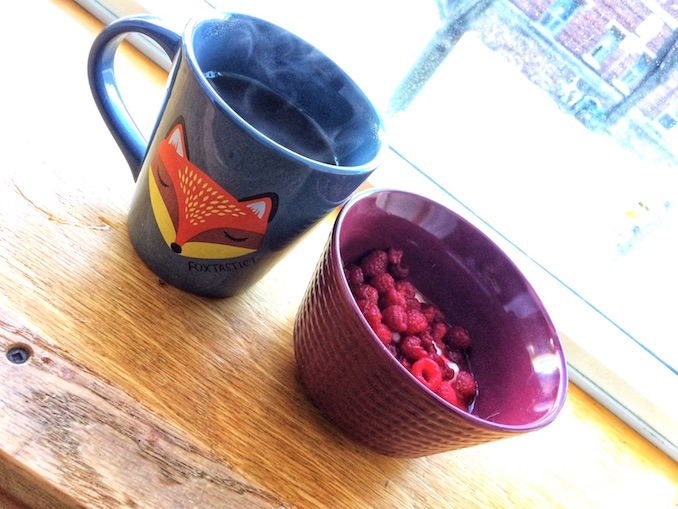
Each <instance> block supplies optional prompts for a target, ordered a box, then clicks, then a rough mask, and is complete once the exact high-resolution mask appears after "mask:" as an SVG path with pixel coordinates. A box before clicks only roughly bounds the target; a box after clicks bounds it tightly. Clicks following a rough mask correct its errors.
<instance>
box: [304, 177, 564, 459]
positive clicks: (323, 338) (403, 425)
mask: <svg viewBox="0 0 678 509" xmlns="http://www.w3.org/2000/svg"><path fill="white" fill-rule="evenodd" d="M379 193H398V197H399V198H406V199H408V200H426V199H424V198H422V197H418V196H416V195H410V194H409V193H402V192H395V191H379V190H372V191H368V192H367V193H363V194H361V195H360V196H359V197H356V198H354V199H353V200H352V201H351V202H349V204H348V205H346V206H345V208H344V209H342V212H341V213H340V216H339V218H338V220H337V223H336V224H335V229H334V230H333V232H332V234H331V236H330V239H329V241H328V243H327V245H326V248H325V250H324V252H323V254H322V257H321V259H320V260H319V263H318V265H317V267H316V270H315V273H314V276H313V278H312V280H311V282H310V284H309V287H308V289H307V292H306V294H305V296H304V298H303V301H302V303H301V306H300V308H299V311H298V314H297V317H296V321H295V326H294V348H295V357H296V361H297V366H298V370H299V374H300V377H301V380H302V382H303V384H304V386H305V388H306V390H307V392H308V395H309V397H310V398H311V400H312V401H313V402H314V404H315V405H316V406H317V407H318V409H319V410H320V412H321V413H322V414H323V415H324V416H325V417H326V418H327V419H328V420H329V421H330V422H332V423H333V424H334V425H336V426H337V427H338V428H339V429H340V430H341V431H342V432H343V433H345V434H346V435H347V436H349V437H350V438H352V439H353V440H355V441H357V442H359V443H361V444H363V445H365V446H367V447H368V448H370V449H372V450H374V451H376V452H378V453H381V454H385V455H389V456H396V457H418V456H425V455H430V454H435V453H440V452H445V451H449V450H453V449H458V448H462V447H468V446H472V445H476V444H480V443H484V442H488V441H492V440H496V439H500V438H504V437H508V436H512V435H515V434H517V433H520V432H525V431H530V430H533V429H538V428H539V427H542V426H544V425H546V424H548V422H550V421H551V420H552V419H553V418H555V415H556V414H557V413H558V411H559V410H560V407H561V406H562V404H563V402H564V398H565V392H566V374H565V365H564V359H562V352H561V351H560V345H559V343H557V345H556V347H557V348H556V349H555V357H554V358H555V359H556V360H560V361H561V362H560V363H559V365H558V366H557V367H553V366H552V367H551V368H550V369H554V370H556V371H557V372H556V373H555V374H554V375H553V376H552V377H551V378H550V379H549V380H550V382H549V383H551V384H553V383H558V387H557V388H555V389H554V390H552V391H551V389H548V390H549V391H551V392H549V395H548V396H547V398H552V399H553V401H550V400H549V401H547V402H546V403H545V402H544V401H543V397H542V400H541V401H539V402H538V405H541V406H545V407H548V408H546V409H545V410H543V409H539V410H538V412H536V413H535V411H534V410H533V409H528V410H525V411H524V412H523V411H522V410H521V411H520V412H516V414H515V415H511V413H510V412H509V411H506V415H507V417H506V419H507V422H504V423H502V422H492V421H491V420H489V419H490V418H489V417H488V419H485V418H483V417H482V416H479V415H472V414H469V413H467V412H464V411H462V410H459V409H457V408H456V407H454V406H452V405H450V404H448V403H447V402H445V401H443V400H442V399H441V398H439V397H438V396H436V395H435V394H433V393H432V392H430V391H428V390H427V389H426V388H424V387H423V386H422V385H421V384H420V383H419V382H418V381H416V380H415V379H414V377H413V376H412V375H411V374H410V373H409V372H408V371H407V370H406V369H405V368H404V367H403V366H401V365H400V363H399V362H398V361H397V360H396V359H395V358H394V357H393V356H392V355H391V354H390V353H389V352H388V350H386V348H384V346H383V345H382V344H381V342H380V341H379V339H378V338H377V337H376V335H375V334H374V333H373V332H372V330H371V329H370V327H369V325H367V322H366V321H365V320H364V318H363V317H362V315H361V314H360V312H359V311H358V308H357V306H356V305H355V302H354V300H353V297H352V296H351V294H350V290H349V288H348V284H347V282H346V279H345V276H344V274H343V264H344V260H342V254H344V255H346V253H349V255H348V256H350V257H351V258H352V259H354V258H353V257H354V256H355V254H356V253H358V252H360V253H362V254H364V252H366V250H367V249H370V248H371V247H373V246H371V247H370V246H358V247H356V246H354V245H352V244H351V239H352V238H354V237H355V236H353V237H351V236H350V235H349V236H344V237H342V228H343V227H346V228H347V229H348V228H353V229H357V230H364V229H365V228H367V229H368V230H369V228H372V229H376V230H381V232H380V233H379V234H375V235H372V234H370V232H369V231H366V232H364V234H358V236H357V237H355V238H363V239H372V238H373V237H374V240H373V242H376V243H377V245H379V243H383V242H387V240H386V239H388V237H389V235H393V234H394V233H393V232H396V231H397V233H398V234H399V235H402V233H403V231H406V230H407V228H405V230H403V228H402V227H401V225H400V223H398V224H396V225H395V227H394V225H390V226H389V219H388V218H386V217H381V216H380V219H379V218H375V217H368V218H367V220H366V219H365V218H363V217H362V212H358V211H357V210H358V209H359V208H360V207H361V206H362V204H360V203H359V202H360V200H367V201H369V200H372V202H375V199H376V201H378V196H379ZM356 203H358V205H357V207H356ZM431 205H432V207H433V208H432V209H426V210H429V212H431V211H434V212H435V214H439V209H440V208H441V207H440V206H439V205H437V204H431ZM426 206H427V207H428V204H426ZM351 207H356V210H355V211H354V212H355V214H354V215H355V216H356V217H355V218H354V220H353V221H352V222H351V221H349V220H348V219H347V217H346V216H347V211H349V209H350V208H351ZM365 207H366V208H365V210H366V211H368V210H369V207H372V205H371V204H370V205H369V206H368V205H365ZM398 208H402V206H401V205H398ZM445 210H446V209H445ZM447 213H449V214H452V212H451V211H448V212H447ZM369 215H370V212H367V216H369ZM395 215H396V216H397V215H398V214H395ZM377 219H378V220H377ZM375 220H376V223H371V222H372V221H375ZM351 224H352V225H353V226H351ZM356 225H357V226H356ZM380 226H381V228H380ZM417 228H418V226H417ZM469 231H471V232H475V230H473V229H471V230H469ZM389 232H391V233H389ZM478 234H479V233H478ZM417 235H418V234H417V233H416V232H415V231H414V230H413V231H412V232H411V235H408V238H416V236H417ZM474 235H475V233H474ZM342 241H344V245H342ZM347 243H348V245H346V244H347ZM357 243H358V244H360V243H362V241H358V242H357ZM497 249H498V248H497ZM436 263H437V262H436ZM429 272H430V271H429ZM419 279H420V280H421V281H422V283H423V284H424V283H425V286H426V285H428V286H431V285H435V284H436V283H435V280H437V279H440V278H437V277H433V278H429V279H430V280H429V281H428V282H427V281H424V279H426V278H425V277H424V276H420V277H419ZM432 281H433V282H432ZM416 284H417V280H416V279H415V285H416ZM437 303H438V304H439V302H437ZM439 305H440V304H439ZM546 325H550V322H548V320H547V323H546ZM513 328H515V327H513ZM519 332H520V334H517V333H515V334H514V333H507V336H511V335H512V334H513V337H514V338H516V337H518V336H522V335H524V332H523V331H519ZM548 333H549V334H551V335H554V334H555V331H554V330H553V331H551V330H548ZM540 337H541V336H540ZM554 338H555V340H556V342H557V338H556V337H555V336H554V337H553V338H551V342H552V341H553V340H554ZM509 341H510V339H509ZM516 344H519V343H516ZM511 348H515V345H511ZM479 349H480V351H481V352H482V351H483V348H482V347H480V348H479ZM473 361H475V363H473ZM493 362H495V361H493ZM480 364H481V359H475V360H472V365H473V367H474V372H475V367H476V366H478V368H479V371H480V372H481V373H482V371H483V370H482V369H481V367H480ZM552 364H553V363H552ZM530 365H531V364H530ZM516 366H519V367H520V366H525V363H524V362H522V361H518V362H517V363H516ZM519 369H523V368H519ZM486 371H487V373H494V372H501V369H500V370H497V369H496V368H495V367H494V366H491V367H490V368H489V369H487V370H486ZM529 373H533V371H529ZM493 376H494V375H491V374H485V375H484V378H485V379H486V387H487V390H488V392H489V393H492V392H494V391H493V389H492V387H493V386H494V385H496V386H497V387H499V389H498V391H499V392H498V394H500V393H501V390H502V389H501V387H500V386H501V385H502V384H503V381H502V380H494V379H493ZM521 376H523V375H522V374H521ZM524 376H530V375H529V374H528V371H525V375H524ZM507 380H508V378H507ZM481 382H482V377H481V380H480V381H479V387H480V389H479V390H481V391H482V390H483V386H482V384H481ZM518 382H520V381H518ZM512 383H513V382H507V384H508V385H511V384H512ZM551 393H552V394H553V396H550V394H551ZM502 397H504V395H502ZM497 399H498V398H497ZM488 401H490V403H488V404H489V405H490V406H491V405H493V404H496V405H499V403H498V402H496V401H495V402H494V403H493V402H492V401H493V400H492V398H491V397H488ZM502 404H503V403H502ZM528 406H529V405H528ZM497 408H500V406H497ZM482 411H484V412H492V413H494V409H493V408H491V407H490V408H485V409H484V410H482ZM499 413H501V410H500V411H499ZM532 421H534V422H532Z"/></svg>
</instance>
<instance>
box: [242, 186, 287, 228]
mask: <svg viewBox="0 0 678 509" xmlns="http://www.w3.org/2000/svg"><path fill="white" fill-rule="evenodd" d="M238 201H239V202H240V203H243V202H249V203H247V204H246V205H245V206H246V207H247V208H248V209H250V210H251V211H252V212H254V213H255V214H256V215H257V216H258V217H259V219H263V218H264V217H265V216H266V213H267V212H268V218H267V222H269V223H270V222H271V220H272V219H273V216H275V213H276V212H277V211H278V195H277V194H275V193H264V194H258V195H255V196H249V197H247V198H243V199H242V200H238Z"/></svg>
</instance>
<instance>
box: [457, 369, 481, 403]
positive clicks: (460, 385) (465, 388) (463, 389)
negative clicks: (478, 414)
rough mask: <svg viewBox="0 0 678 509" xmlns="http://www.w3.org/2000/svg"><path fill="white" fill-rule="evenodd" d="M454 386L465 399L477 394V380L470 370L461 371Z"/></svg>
mask: <svg viewBox="0 0 678 509" xmlns="http://www.w3.org/2000/svg"><path fill="white" fill-rule="evenodd" d="M454 388H455V389H456V390H457V392H458V393H459V396H461V397H462V398H463V399H464V400H465V401H468V400H470V399H471V398H473V397H474V396H475V395H476V380H475V378H474V377H473V375H472V374H471V373H470V372H468V371H460V372H459V373H458V374H457V379H456V380H455V381H454Z"/></svg>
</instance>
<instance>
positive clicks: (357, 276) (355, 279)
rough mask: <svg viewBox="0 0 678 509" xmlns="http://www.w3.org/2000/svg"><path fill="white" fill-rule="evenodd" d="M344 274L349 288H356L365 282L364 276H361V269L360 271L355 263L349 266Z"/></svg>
mask: <svg viewBox="0 0 678 509" xmlns="http://www.w3.org/2000/svg"><path fill="white" fill-rule="evenodd" d="M344 274H345V275H346V281H348V284H349V286H357V285H361V284H363V283H364V282H365V275H364V274H363V269H361V268H360V267H359V266H358V265H356V264H355V263H351V264H349V265H348V266H347V267H346V268H345V269H344Z"/></svg>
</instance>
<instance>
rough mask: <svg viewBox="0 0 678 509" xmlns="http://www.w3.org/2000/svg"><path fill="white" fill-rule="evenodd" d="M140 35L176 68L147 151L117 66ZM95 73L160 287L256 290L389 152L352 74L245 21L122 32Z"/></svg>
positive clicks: (131, 226)
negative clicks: (121, 51)
mask: <svg viewBox="0 0 678 509" xmlns="http://www.w3.org/2000/svg"><path fill="white" fill-rule="evenodd" d="M133 32H134V33H140V34H142V35H145V36H147V37H150V38H151V39H152V40H154V41H155V42H157V43H158V45H159V46H160V47H161V48H162V49H163V50H164V51H165V52H166V53H167V55H168V56H169V57H170V59H171V60H172V62H173V64H172V69H171V71H170V75H169V79H168V86H167V92H166V97H165V100H164V104H163V106H162V109H161V112H160V114H159V116H158V119H157V121H156V124H155V127H154V130H153V134H152V135H151V139H150V140H148V141H147V140H146V139H145V138H144V136H143V135H142V134H141V132H140V131H139V130H138V128H137V127H136V125H135V123H134V121H133V119H132V116H131V115H130V113H129V111H128V110H127V108H126V107H125V104H124V101H123V98H122V97H121V95H120V93H119V91H118V88H117V86H116V80H115V72H114V66H113V61H114V56H115V53H116V51H117V48H118V46H119V44H120V43H121V42H122V40H123V39H124V38H125V37H126V36H127V35H129V34H130V33H133ZM88 74H89V82H90V87H91V89H92V94H93V96H94V99H95V102H96V103H97V106H98V107H99V111H100V113H101V115H102V117H103V118H104V121H105V122H106V124H107V126H108V127H109V129H110V131H111V133H112V135H113V137H114V139H115V140H116V142H117V143H118V146H119V147H120V149H121V150H122V152H123V154H124V156H125V159H126V160H127V162H128V163H129V166H130V168H131V170H132V175H133V177H134V179H135V181H136V186H135V190H134V196H133V197H132V202H131V204H130V210H129V215H128V231H129V235H130V239H131V243H132V245H133V247H134V249H135V250H136V252H137V253H138V255H139V256H140V258H141V259H142V260H143V261H144V262H145V263H146V264H147V265H148V267H149V268H150V269H151V270H152V271H153V272H155V273H156V274H157V275H158V276H159V277H160V278H161V279H163V280H164V281H166V282H168V283H170V284H171V285H173V286H175V287H177V288H180V289H182V290H185V291H188V292H191V293H195V294H198V295H204V296H210V297H226V296H231V295H235V294H237V293H240V292H242V291H244V290H246V289H247V288H249V287H250V286H251V285H252V284H254V283H256V282H257V281H258V280H259V279H261V277H263V276H264V275H265V274H266V273H267V272H268V271H269V270H270V269H271V268H272V267H273V265H274V264H275V263H277V261H279V259H280V258H281V257H282V256H283V255H284V254H285V253H286V252H287V250H288V248H289V247H291V246H292V245H293V243H294V241H295V240H296V239H297V238H298V237H300V236H301V235H302V234H303V233H304V232H306V231H307V230H308V229H309V228H310V227H312V226H313V225H314V224H316V223H317V222H318V221H319V220H320V219H322V218H323V217H324V216H326V215H327V214H328V213H329V212H330V211H332V210H333V209H335V208H336V207H337V206H339V205H341V204H342V203H343V202H345V201H346V200H347V199H348V197H349V196H350V195H351V194H352V193H353V191H355V190H356V188H357V187H358V186H359V185H360V184H361V183H362V182H363V181H364V180H365V179H366V178H367V177H368V176H369V175H370V174H371V173H372V172H373V171H374V170H375V169H376V168H377V166H378V165H379V163H380V161H381V159H382V156H383V154H384V152H385V150H386V148H387V145H386V143H385V140H384V128H383V122H382V119H381V117H380V116H379V114H378V112H377V111H376V109H375V108H374V106H373V105H372V103H371V102H370V101H369V99H368V98H367V97H366V95H365V94H364V93H363V92H362V91H361V89H360V88H359V87H358V85H356V83H355V82H354V81H353V80H352V79H351V78H350V77H349V76H348V75H347V74H346V73H345V72H344V71H343V70H342V69H340V68H339V67H338V66H337V65H336V64H335V63H333V62H332V61H331V60H330V59H328V58H327V57H326V56H325V55H324V54H322V53H321V52H320V51H319V50H318V49H316V48H315V47H313V46H312V45H310V44H309V43H307V42H306V41H304V40H302V39H301V38H299V37H297V36H295V35H293V34H292V33H290V32H288V31H286V30H285V29H283V28H281V27H278V26H276V25H273V24H271V23H269V22H267V21H264V20H261V19H258V18H254V17H251V16H247V15H243V14H233V13H214V14H213V15H212V16H211V17H207V18H203V19H196V20H192V21H190V22H189V23H188V25H187V26H186V28H185V29H184V31H183V33H182V34H180V33H178V32H177V31H175V30H173V29H172V28H171V27H170V26H169V25H168V24H166V23H165V22H163V21H162V20H160V19H158V18H155V17H151V16H136V17H127V18H122V19H120V20H117V21H114V22H113V23H111V24H110V25H108V26H107V27H105V28H104V30H103V31H102V32H101V33H100V34H99V35H98V36H97V38H96V39H95V41H94V43H93V45H92V48H91V50H90V56H89V62H88Z"/></svg>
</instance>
